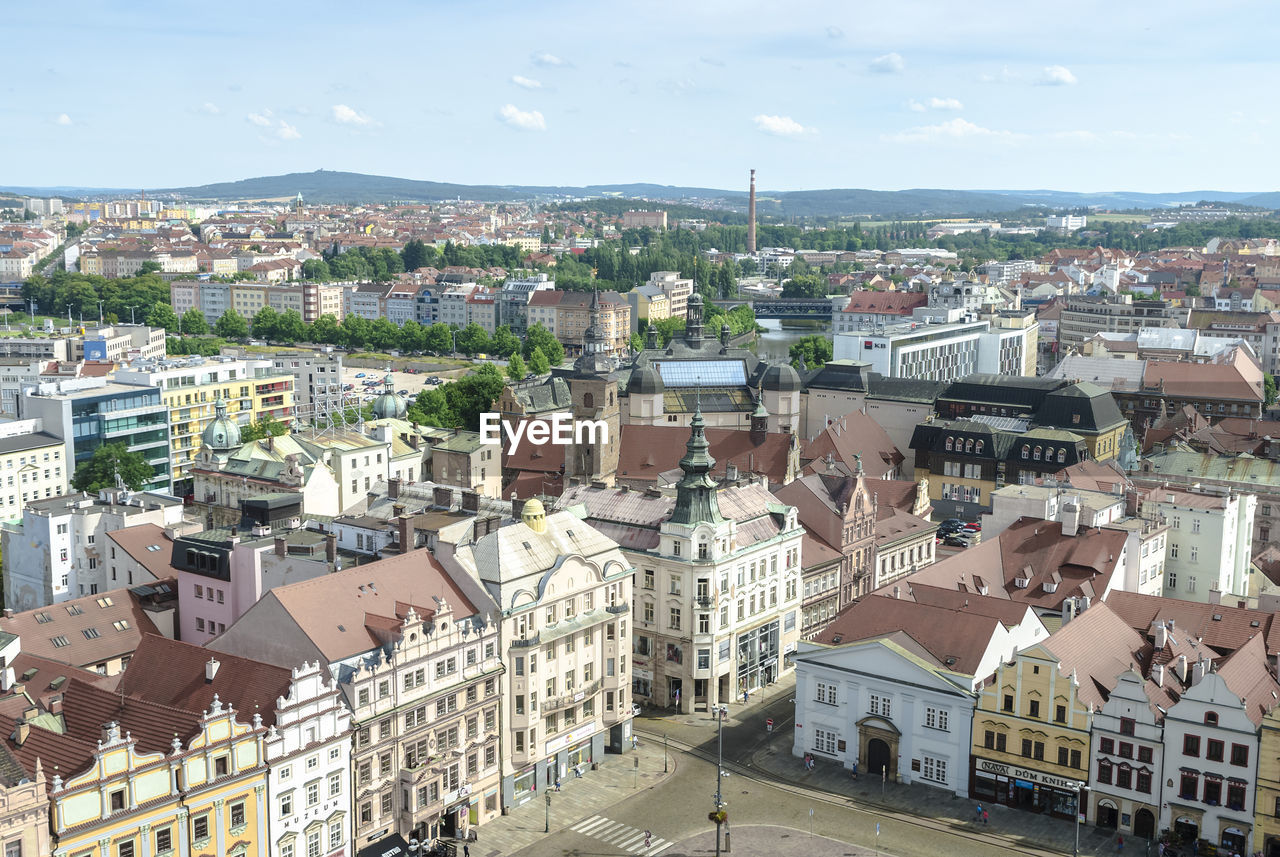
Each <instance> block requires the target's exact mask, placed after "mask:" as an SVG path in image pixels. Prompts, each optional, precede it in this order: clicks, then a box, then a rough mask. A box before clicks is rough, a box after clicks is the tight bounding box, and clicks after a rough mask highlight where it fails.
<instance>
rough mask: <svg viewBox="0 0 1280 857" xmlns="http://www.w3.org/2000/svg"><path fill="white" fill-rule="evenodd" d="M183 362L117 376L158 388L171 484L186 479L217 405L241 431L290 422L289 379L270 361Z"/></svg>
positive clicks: (117, 373) (291, 408) (284, 371)
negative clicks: (263, 422)
mask: <svg viewBox="0 0 1280 857" xmlns="http://www.w3.org/2000/svg"><path fill="white" fill-rule="evenodd" d="M196 361H199V362H196ZM184 362H188V363H191V364H192V365H188V366H171V367H160V368H147V367H145V366H144V367H140V368H130V369H121V370H118V371H117V372H116V380H117V381H119V382H121V383H123V384H133V385H137V386H144V387H159V388H160V390H161V394H160V397H161V399H162V401H163V402H164V404H165V405H166V406H167V407H168V408H169V435H170V440H169V444H170V446H169V457H170V473H171V474H172V478H173V481H174V483H175V484H176V483H179V482H182V481H184V480H187V479H190V478H191V473H190V469H191V465H192V463H193V462H194V460H195V457H196V454H197V453H199V452H200V435H201V434H202V433H203V432H204V430H205V428H206V427H208V425H209V423H210V422H212V421H213V419H214V417H215V416H216V415H217V414H216V412H215V411H216V404H215V403H216V402H218V401H219V400H220V401H221V402H223V404H224V405H225V406H226V414H227V417H228V418H229V419H231V420H232V421H233V422H235V423H237V424H238V425H240V426H246V425H248V424H249V423H252V422H254V421H256V420H257V419H258V418H260V417H264V416H269V417H273V418H274V419H276V420H279V421H280V422H282V423H285V424H286V425H287V424H289V423H291V422H292V420H293V381H294V378H293V374H292V373H290V372H289V371H287V370H284V369H275V368H273V367H272V365H271V361H270V360H252V359H244V360H231V359H228V358H222V359H221V360H219V359H216V358H214V359H205V360H201V359H200V358H198V357H197V358H189V359H188V360H187V361H184Z"/></svg>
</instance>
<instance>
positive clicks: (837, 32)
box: [827, 24, 844, 39]
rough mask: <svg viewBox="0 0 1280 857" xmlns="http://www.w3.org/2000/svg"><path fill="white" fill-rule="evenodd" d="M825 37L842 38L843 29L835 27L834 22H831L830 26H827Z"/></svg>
mask: <svg viewBox="0 0 1280 857" xmlns="http://www.w3.org/2000/svg"><path fill="white" fill-rule="evenodd" d="M827 38H828V39H843V38H844V30H842V29H840V28H839V27H837V26H836V25H835V24H832V25H831V26H830V27H827Z"/></svg>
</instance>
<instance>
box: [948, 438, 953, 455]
mask: <svg viewBox="0 0 1280 857" xmlns="http://www.w3.org/2000/svg"><path fill="white" fill-rule="evenodd" d="M952 445H953V443H952V440H951V438H947V452H950V451H951V447H952Z"/></svg>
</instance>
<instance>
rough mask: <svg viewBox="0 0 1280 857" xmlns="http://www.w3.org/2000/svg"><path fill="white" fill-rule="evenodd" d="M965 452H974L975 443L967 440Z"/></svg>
mask: <svg viewBox="0 0 1280 857" xmlns="http://www.w3.org/2000/svg"><path fill="white" fill-rule="evenodd" d="M964 451H965V452H973V441H972V440H966V441H965V442H964Z"/></svg>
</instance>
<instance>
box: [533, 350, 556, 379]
mask: <svg viewBox="0 0 1280 857" xmlns="http://www.w3.org/2000/svg"><path fill="white" fill-rule="evenodd" d="M529 371H530V372H532V373H533V374H535V375H545V374H547V373H548V372H550V371H551V361H550V360H548V359H547V355H545V354H543V353H542V349H541V348H535V349H533V354H531V355H530V356H529Z"/></svg>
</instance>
